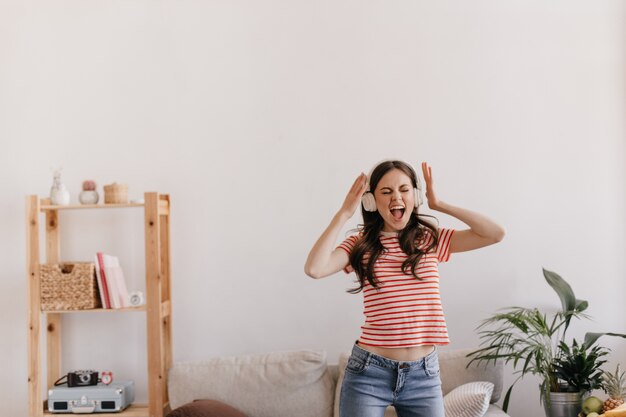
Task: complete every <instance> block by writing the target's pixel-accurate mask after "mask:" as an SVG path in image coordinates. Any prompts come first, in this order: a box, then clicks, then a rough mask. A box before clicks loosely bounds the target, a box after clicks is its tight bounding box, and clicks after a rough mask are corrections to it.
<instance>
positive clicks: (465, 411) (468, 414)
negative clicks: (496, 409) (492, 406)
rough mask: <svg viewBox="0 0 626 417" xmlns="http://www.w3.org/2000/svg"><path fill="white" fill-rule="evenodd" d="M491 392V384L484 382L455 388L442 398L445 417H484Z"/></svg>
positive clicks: (470, 383)
mask: <svg viewBox="0 0 626 417" xmlns="http://www.w3.org/2000/svg"><path fill="white" fill-rule="evenodd" d="M492 392H493V384H492V383H491V382H486V381H480V382H469V383H467V384H463V385H461V386H459V387H456V388H455V389H453V390H452V391H450V392H449V393H448V394H446V396H445V397H443V406H444V408H445V410H446V417H482V416H484V415H485V413H486V412H487V409H488V408H489V401H490V400H491V393H492Z"/></svg>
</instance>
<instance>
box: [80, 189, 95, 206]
mask: <svg viewBox="0 0 626 417" xmlns="http://www.w3.org/2000/svg"><path fill="white" fill-rule="evenodd" d="M99 199H100V196H99V195H98V192H97V191H81V192H80V194H79V195H78V201H80V204H98V200H99Z"/></svg>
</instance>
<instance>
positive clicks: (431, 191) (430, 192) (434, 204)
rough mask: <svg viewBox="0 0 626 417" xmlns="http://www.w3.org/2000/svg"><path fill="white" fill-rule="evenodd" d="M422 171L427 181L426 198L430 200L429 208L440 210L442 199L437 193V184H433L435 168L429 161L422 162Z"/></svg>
mask: <svg viewBox="0 0 626 417" xmlns="http://www.w3.org/2000/svg"><path fill="white" fill-rule="evenodd" d="M422 173H423V174H424V181H425V182H426V199H427V200H428V208H429V209H431V210H439V204H440V201H439V199H438V198H437V194H435V186H434V185H433V169H432V168H431V166H430V165H428V163H427V162H422Z"/></svg>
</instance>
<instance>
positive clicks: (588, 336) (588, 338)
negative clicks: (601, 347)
mask: <svg viewBox="0 0 626 417" xmlns="http://www.w3.org/2000/svg"><path fill="white" fill-rule="evenodd" d="M602 336H617V337H621V338H624V339H626V334H621V333H585V342H584V346H586V347H587V348H589V347H591V346H592V345H593V344H594V343H596V340H598V339H599V338H600V337H602Z"/></svg>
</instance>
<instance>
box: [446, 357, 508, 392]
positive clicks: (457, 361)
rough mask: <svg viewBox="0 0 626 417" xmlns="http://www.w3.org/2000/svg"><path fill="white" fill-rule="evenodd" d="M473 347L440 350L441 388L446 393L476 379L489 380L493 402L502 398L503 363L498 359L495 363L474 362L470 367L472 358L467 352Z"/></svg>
mask: <svg viewBox="0 0 626 417" xmlns="http://www.w3.org/2000/svg"><path fill="white" fill-rule="evenodd" d="M472 350H473V349H456V350H439V368H440V369H441V389H442V391H443V394H444V395H446V394H447V393H449V392H450V391H452V390H453V389H454V388H456V387H458V386H461V385H463V384H466V383H468V382H474V381H488V382H491V383H492V384H493V393H492V394H491V403H492V404H493V403H495V402H496V401H498V400H499V399H500V395H501V394H502V384H503V381H502V379H503V374H504V371H503V367H504V365H503V363H502V361H498V362H497V363H496V364H495V365H494V363H493V362H490V363H489V365H486V364H481V365H478V364H476V363H474V364H473V365H472V366H470V367H469V368H468V367H467V364H468V363H469V361H470V358H468V357H467V354H468V353H470V352H472Z"/></svg>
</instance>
